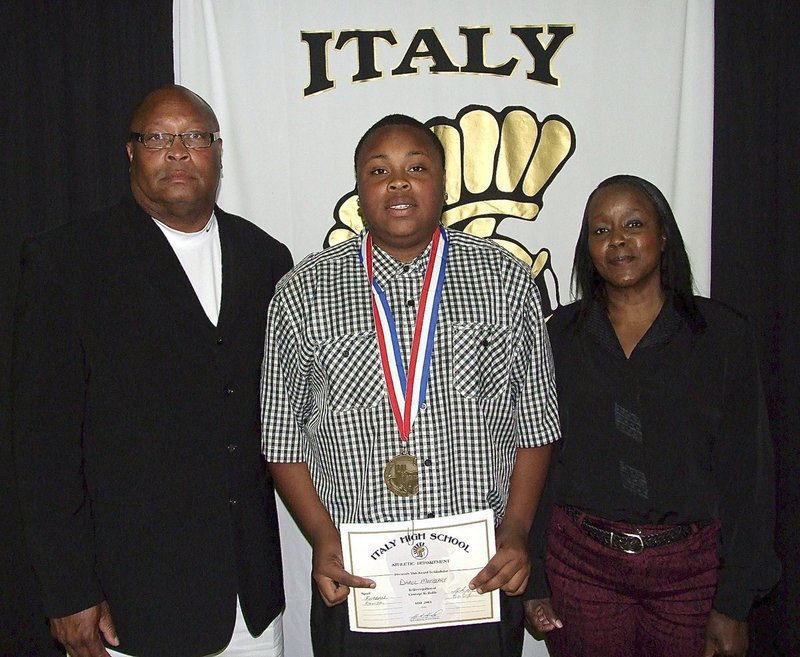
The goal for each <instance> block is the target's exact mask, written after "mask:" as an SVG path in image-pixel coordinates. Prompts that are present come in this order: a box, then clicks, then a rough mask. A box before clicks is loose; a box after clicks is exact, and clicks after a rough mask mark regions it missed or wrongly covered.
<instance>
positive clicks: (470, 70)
mask: <svg viewBox="0 0 800 657" xmlns="http://www.w3.org/2000/svg"><path fill="white" fill-rule="evenodd" d="M174 11H175V21H174V30H175V77H176V82H178V83H179V84H183V85H185V86H187V87H189V88H191V89H193V90H194V91H196V92H198V93H199V94H200V95H202V96H203V97H204V98H205V99H206V100H208V102H209V103H211V105H212V106H213V107H214V109H215V110H216V112H217V116H218V117H219V119H220V123H221V132H222V137H223V140H224V156H223V161H224V169H223V182H222V189H221V193H220V197H219V203H220V205H221V206H222V207H223V208H224V209H226V210H228V211H229V212H234V213H236V214H241V215H242V216H244V217H247V218H248V219H250V220H251V221H253V222H255V223H257V224H258V225H260V226H261V227H262V228H264V229H265V230H266V231H267V232H269V233H270V234H272V235H274V236H275V237H277V238H278V239H280V240H281V241H283V242H284V243H286V244H287V245H288V246H289V248H290V249H291V251H292V254H293V256H294V258H295V261H299V260H300V259H301V258H302V257H304V256H305V255H307V254H308V253H311V252H313V251H317V250H319V249H320V248H322V246H323V243H324V242H325V241H326V240H328V241H331V242H335V241H338V240H340V239H343V238H346V237H349V236H350V235H351V234H353V231H355V230H357V229H358V218H357V215H356V214H355V212H354V207H353V203H354V199H353V190H354V182H355V181H354V173H353V151H354V149H355V146H356V143H357V142H358V140H359V138H360V137H361V135H362V134H363V133H364V132H365V130H366V129H367V128H368V127H369V126H370V125H372V124H373V123H374V122H375V121H377V120H378V119H379V118H381V117H382V116H384V115H386V114H390V113H395V112H399V113H404V114H409V115H411V116H414V117H415V118H418V119H419V120H421V121H423V122H426V123H427V124H428V125H430V126H431V127H432V128H433V129H434V131H435V132H436V133H437V135H439V136H440V138H442V140H443V142H444V143H445V146H446V151H447V165H448V171H447V191H448V203H447V206H446V208H445V210H446V212H445V216H444V220H445V223H446V224H447V225H451V226H455V227H458V228H462V229H464V230H467V231H469V232H473V233H476V234H481V235H486V236H488V237H492V238H493V239H495V240H497V241H499V242H500V243H502V244H503V245H505V246H506V247H507V248H509V249H510V250H512V251H513V252H514V253H515V254H516V255H518V256H519V257H521V258H522V259H524V260H525V261H526V262H528V263H529V264H530V265H531V268H532V273H533V275H536V276H537V281H538V282H539V286H540V289H542V291H543V292H544V293H545V302H546V305H549V307H550V308H551V309H552V308H555V307H557V306H558V305H560V304H565V303H568V302H569V301H570V294H569V278H570V270H571V265H572V253H573V249H574V245H575V240H576V238H577V236H578V231H579V228H580V221H581V217H582V213H583V207H584V204H585V202H586V198H587V196H588V195H589V193H590V192H591V191H592V189H594V187H595V186H596V185H597V183H599V182H600V181H601V180H603V179H604V178H606V177H608V176H610V175H613V174H617V173H631V174H635V175H638V176H641V177H643V178H647V179H648V180H650V181H652V182H653V183H655V184H656V185H657V186H658V187H659V188H660V189H661V190H662V191H663V192H664V194H665V195H666V196H667V198H668V199H669V200H670V202H671V204H672V206H673V210H674V211H675V215H676V217H677V219H678V223H679V224H680V227H681V231H682V232H683V236H684V240H685V241H686V244H687V248H688V250H689V254H690V256H691V259H692V266H693V270H694V274H695V278H696V283H697V287H698V289H699V291H700V292H701V293H702V294H708V292H709V289H710V234H711V220H710V217H711V155H712V153H711V149H712V119H713V104H712V103H713V47H714V45H713V27H714V21H713V2H712V1H711V0H650V1H649V2H641V0H537V1H536V2H531V0H495V2H492V3H487V2H485V0H480V1H477V0H459V2H455V1H447V0H443V1H441V2H438V3H431V2H420V1H418V0H408V1H407V2H405V3H403V4H402V5H397V4H396V3H388V2H380V1H375V0H373V1H372V2H362V1H360V0H350V1H349V2H347V3H334V2H321V1H319V0H316V1H313V0H294V2H292V3H281V2H276V1H266V0H250V1H246V0H176V1H175V5H174ZM281 520H282V532H283V542H284V563H285V568H286V586H287V601H288V602H287V611H286V616H285V619H284V627H285V636H286V655H287V657H295V656H297V657H303V656H305V655H310V654H311V649H310V643H309V638H308V636H309V632H308V608H309V595H310V594H309V581H310V577H309V573H310V559H309V554H310V552H309V550H308V547H307V545H306V544H305V541H304V539H303V538H302V537H301V535H300V534H299V532H298V531H297V530H296V528H295V527H294V525H293V523H292V521H291V519H290V518H289V517H288V515H287V514H286V513H282V517H281ZM525 654H526V655H529V656H538V655H546V650H545V648H544V644H543V643H541V642H536V641H533V640H532V639H531V638H530V637H527V638H526V648H525Z"/></svg>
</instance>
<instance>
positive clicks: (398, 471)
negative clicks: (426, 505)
mask: <svg viewBox="0 0 800 657" xmlns="http://www.w3.org/2000/svg"><path fill="white" fill-rule="evenodd" d="M383 481H384V482H386V486H387V488H388V489H389V490H390V491H392V492H393V493H394V494H395V495H398V496H400V497H409V496H410V495H416V494H417V493H419V474H418V471H417V457H416V456H412V455H411V454H405V453H404V454H398V455H397V456H395V457H394V458H391V459H389V462H388V463H387V464H386V467H385V468H384V469H383Z"/></svg>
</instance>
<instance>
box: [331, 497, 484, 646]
mask: <svg viewBox="0 0 800 657" xmlns="http://www.w3.org/2000/svg"><path fill="white" fill-rule="evenodd" d="M339 531H340V533H341V537H342V554H343V556H344V567H345V569H346V570H347V571H348V572H351V573H353V574H354V575H359V576H361V577H369V578H370V579H371V580H373V581H374V582H375V588H374V589H362V588H351V589H350V595H349V596H348V597H347V605H348V611H349V615H350V629H351V630H352V631H353V632H396V631H399V630H415V629H425V628H431V627H444V626H451V625H473V624H475V623H489V622H496V621H499V620H500V592H499V591H497V590H495V591H492V592H490V593H478V592H477V591H473V590H471V589H470V588H469V582H470V580H471V579H472V578H473V577H475V575H477V574H478V572H480V570H481V569H482V568H483V567H484V566H485V565H486V563H487V562H488V561H489V559H490V558H491V557H492V556H493V555H494V553H495V541H494V514H493V513H492V511H491V510H487V511H479V512H475V513H465V514H461V515H457V516H447V517H444V518H434V519H429V520H414V521H413V522H412V521H407V522H390V523H374V524H342V525H341V526H340V527H339Z"/></svg>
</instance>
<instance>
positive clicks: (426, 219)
mask: <svg viewBox="0 0 800 657" xmlns="http://www.w3.org/2000/svg"><path fill="white" fill-rule="evenodd" d="M356 182H357V185H358V196H359V199H360V203H361V211H362V212H363V215H364V219H365V220H366V223H367V226H368V227H369V232H370V234H371V235H372V239H373V240H374V242H375V244H377V245H378V246H380V247H381V248H382V249H383V250H384V251H386V252H387V253H389V254H391V255H392V256H394V257H395V258H397V259H398V260H401V261H408V260H413V259H414V258H415V257H416V256H417V255H419V254H420V253H422V251H424V250H425V247H426V246H427V245H428V243H429V242H430V241H431V238H432V237H433V232H434V231H435V230H436V227H437V226H438V225H439V219H440V217H441V215H442V206H443V205H444V168H443V165H442V161H441V157H440V155H439V153H438V152H437V151H436V148H435V146H434V145H433V144H432V143H431V139H430V138H429V137H428V136H427V135H425V134H423V133H422V131H421V129H420V128H414V127H412V126H406V125H392V126H386V127H384V128H380V129H378V130H376V131H375V132H374V133H373V134H372V135H370V136H369V137H368V138H367V140H366V141H365V142H364V144H363V146H362V148H361V152H360V154H359V156H358V162H357V165H356Z"/></svg>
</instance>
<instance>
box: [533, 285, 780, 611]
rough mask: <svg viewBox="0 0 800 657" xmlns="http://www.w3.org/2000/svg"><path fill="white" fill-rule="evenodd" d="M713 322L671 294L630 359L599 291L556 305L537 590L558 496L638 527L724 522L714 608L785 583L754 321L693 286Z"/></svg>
mask: <svg viewBox="0 0 800 657" xmlns="http://www.w3.org/2000/svg"><path fill="white" fill-rule="evenodd" d="M695 301H696V303H697V305H698V308H699V310H700V312H701V314H702V316H703V318H704V319H705V322H706V324H707V326H706V328H705V330H703V331H702V332H693V331H692V329H691V327H690V324H689V322H688V320H687V319H686V318H684V317H683V316H682V314H681V313H679V312H678V311H677V310H676V309H675V307H674V306H673V304H672V302H671V299H669V300H668V301H667V303H665V304H664V307H663V308H662V310H661V313H660V314H659V315H658V317H657V318H656V320H655V322H654V323H653V325H652V326H651V327H650V330H649V331H648V332H647V333H646V334H645V335H644V337H643V338H642V339H641V341H640V342H639V344H638V345H637V346H636V348H635V349H634V351H633V352H632V354H631V356H630V358H626V357H625V354H624V352H623V350H622V347H621V346H620V344H619V341H618V340H617V337H616V334H615V333H614V330H613V328H612V326H611V322H610V320H609V318H608V315H607V313H606V311H605V307H604V306H603V305H602V304H601V303H599V302H593V303H592V304H591V305H590V307H589V308H588V310H587V312H586V313H585V315H584V316H583V317H580V318H579V305H578V304H572V305H569V306H565V307H562V308H559V309H558V310H557V311H556V313H555V314H554V315H553V316H552V317H551V318H550V320H549V322H548V325H547V328H548V332H549V334H550V342H551V345H552V348H553V355H554V360H555V367H556V385H557V388H558V401H559V413H560V416H561V431H562V440H561V441H559V443H558V444H557V447H556V452H555V453H554V455H553V464H552V467H551V471H550V476H549V480H548V484H547V487H546V491H545V495H544V496H543V500H542V504H541V505H540V509H539V513H538V514H537V518H536V522H535V523H534V528H533V530H532V532H531V554H532V574H531V584H530V585H529V590H528V597H535V598H542V597H548V596H549V589H548V587H547V582H546V577H545V574H544V564H543V559H544V553H545V551H546V538H545V533H546V527H547V524H548V522H549V516H550V509H551V508H552V504H554V503H555V504H562V505H572V506H576V507H579V508H581V509H584V510H586V511H587V512H589V513H592V514H595V515H598V516H602V517H604V518H608V519H610V520H619V521H625V522H629V523H632V524H679V523H688V522H694V521H704V520H712V519H719V520H720V522H721V531H720V544H719V556H720V559H721V565H720V572H719V584H718V587H717V594H716V598H715V601H714V608H715V609H717V610H718V611H720V612H721V613H724V614H726V615H728V616H731V617H733V618H740V619H743V618H746V616H747V613H748V611H749V608H750V605H751V604H752V602H753V600H754V598H756V597H758V596H759V595H763V594H764V593H766V592H767V591H769V589H770V588H771V587H772V586H773V585H774V583H775V582H776V581H777V579H778V576H779V572H780V566H779V564H778V561H777V558H776V557H775V554H774V551H773V547H772V545H773V529H774V516H775V512H774V480H773V465H772V448H771V441H770V436H769V432H768V427H767V416H766V409H765V405H764V396H763V392H762V387H761V380H760V376H759V372H758V364H757V358H756V351H755V340H754V337H753V335H752V331H751V330H750V327H749V325H748V323H747V322H746V321H745V319H744V318H743V317H742V316H741V315H739V314H738V313H736V312H735V311H733V310H731V309H730V308H728V307H726V306H723V305H722V304H719V303H717V302H714V301H711V300H709V299H705V298H701V297H697V298H696V299H695Z"/></svg>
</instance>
